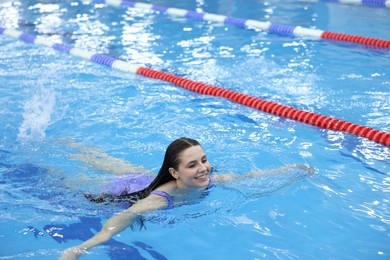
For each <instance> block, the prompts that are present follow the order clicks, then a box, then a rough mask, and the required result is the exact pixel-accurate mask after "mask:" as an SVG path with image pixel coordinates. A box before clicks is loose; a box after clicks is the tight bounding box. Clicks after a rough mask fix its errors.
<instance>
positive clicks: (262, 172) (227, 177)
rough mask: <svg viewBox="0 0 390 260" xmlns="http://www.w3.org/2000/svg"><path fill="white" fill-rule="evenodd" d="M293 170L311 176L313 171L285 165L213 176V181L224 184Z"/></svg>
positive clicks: (293, 165) (297, 165) (302, 167)
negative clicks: (243, 172)
mask: <svg viewBox="0 0 390 260" xmlns="http://www.w3.org/2000/svg"><path fill="white" fill-rule="evenodd" d="M293 169H301V170H305V171H306V172H307V173H308V174H313V173H314V169H313V168H311V167H309V166H307V165H305V164H291V165H285V166H282V167H279V168H276V169H269V170H254V171H250V172H248V173H246V174H241V175H237V174H230V173H229V174H218V175H216V176H215V179H216V180H217V181H221V182H226V181H231V180H235V179H243V178H248V177H256V176H264V175H271V174H278V173H285V172H289V171H291V170H293Z"/></svg>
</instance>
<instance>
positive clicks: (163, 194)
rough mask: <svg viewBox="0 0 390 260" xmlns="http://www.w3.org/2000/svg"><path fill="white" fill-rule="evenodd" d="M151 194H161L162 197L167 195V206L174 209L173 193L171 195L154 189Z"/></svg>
mask: <svg viewBox="0 0 390 260" xmlns="http://www.w3.org/2000/svg"><path fill="white" fill-rule="evenodd" d="M150 194H155V195H159V196H161V197H165V198H166V199H167V200H168V207H167V209H172V208H173V207H174V205H173V202H174V199H173V197H172V196H171V195H169V194H168V193H166V192H165V191H161V190H154V191H152V192H151V193H150Z"/></svg>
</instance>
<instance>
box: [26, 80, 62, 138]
mask: <svg viewBox="0 0 390 260" xmlns="http://www.w3.org/2000/svg"><path fill="white" fill-rule="evenodd" d="M37 86H38V87H37V88H35V89H33V90H32V92H33V93H31V94H32V95H31V98H30V99H28V100H26V101H25V102H24V104H23V109H24V112H23V122H22V124H21V125H20V127H19V133H18V138H19V139H22V140H40V139H44V138H45V135H46V133H45V131H46V128H47V127H48V126H49V125H50V121H51V117H52V114H53V112H54V110H55V105H56V92H55V90H54V89H49V88H45V87H44V85H43V84H42V83H41V84H38V85H37Z"/></svg>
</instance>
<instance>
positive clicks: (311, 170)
mask: <svg viewBox="0 0 390 260" xmlns="http://www.w3.org/2000/svg"><path fill="white" fill-rule="evenodd" d="M293 167H294V168H296V169H301V170H304V171H307V173H308V174H310V175H311V174H313V173H314V168H312V167H310V166H308V165H306V164H294V165H293Z"/></svg>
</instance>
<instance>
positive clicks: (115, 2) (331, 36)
mask: <svg viewBox="0 0 390 260" xmlns="http://www.w3.org/2000/svg"><path fill="white" fill-rule="evenodd" d="M95 1H96V2H97V3H101V4H106V5H111V6H115V7H120V6H123V7H132V8H136V9H140V10H152V11H157V12H159V13H163V14H168V15H172V16H179V17H186V18H192V19H196V20H204V21H210V22H217V23H222V24H225V25H233V26H236V27H240V28H243V29H254V30H261V31H265V32H268V33H270V34H277V35H281V36H289V37H299V38H303V39H309V40H333V41H340V42H350V43H356V44H362V45H368V46H373V47H379V48H390V40H382V39H377V38H370V37H363V36H358V35H351V34H344V33H336V32H328V31H323V30H318V29H310V28H304V27H300V26H291V25H282V24H272V23H271V22H261V21H257V20H251V19H241V18H235V17H229V16H224V15H218V14H212V13H205V12H196V11H190V10H185V9H179V8H172V7H165V6H158V5H152V4H147V3H141V2H131V1H127V0H95ZM340 1H342V0H340ZM346 1H347V0H344V2H346ZM371 1H372V0H371ZM364 2H369V1H368V0H364Z"/></svg>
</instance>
